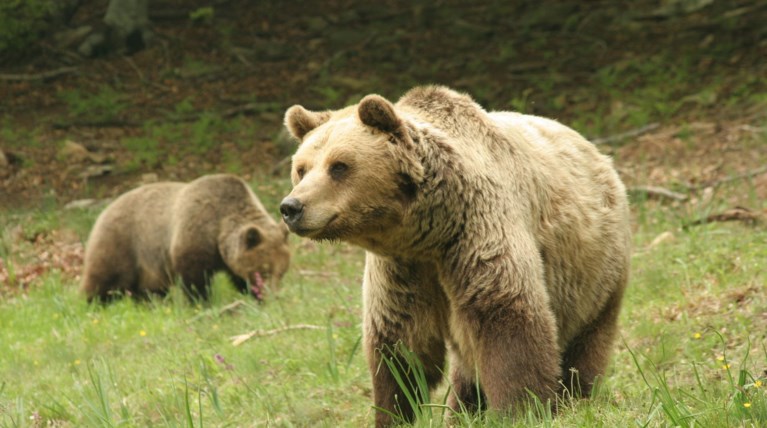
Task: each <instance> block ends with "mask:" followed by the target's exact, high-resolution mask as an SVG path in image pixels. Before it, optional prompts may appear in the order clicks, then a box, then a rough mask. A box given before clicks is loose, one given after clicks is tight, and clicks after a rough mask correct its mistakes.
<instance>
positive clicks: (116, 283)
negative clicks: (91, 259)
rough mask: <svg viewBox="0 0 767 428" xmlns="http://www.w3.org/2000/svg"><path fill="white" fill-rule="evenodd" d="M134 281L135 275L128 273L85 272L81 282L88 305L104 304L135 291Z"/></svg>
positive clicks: (135, 279)
mask: <svg viewBox="0 0 767 428" xmlns="http://www.w3.org/2000/svg"><path fill="white" fill-rule="evenodd" d="M136 281H137V278H136V275H134V274H130V273H128V272H109V273H106V272H102V273H96V272H87V273H86V274H85V279H84V282H83V290H84V291H85V294H86V296H87V298H88V303H92V302H93V301H94V300H96V301H98V302H99V303H103V304H106V303H109V302H112V301H113V300H115V299H118V298H121V297H123V296H124V294H125V293H126V292H128V291H131V290H133V289H135V288H136V285H137V284H136Z"/></svg>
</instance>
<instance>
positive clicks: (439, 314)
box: [363, 253, 448, 428]
mask: <svg viewBox="0 0 767 428" xmlns="http://www.w3.org/2000/svg"><path fill="white" fill-rule="evenodd" d="M363 295H364V320H363V329H364V331H363V336H364V342H365V352H366V356H367V359H368V367H369V369H370V374H371V377H372V379H373V402H374V406H375V407H376V427H379V428H380V427H386V426H391V425H393V424H394V423H396V422H399V418H401V419H402V420H403V421H406V422H412V421H413V420H414V418H415V415H416V411H415V410H416V409H413V406H412V404H411V402H410V400H408V398H407V394H409V395H410V397H426V396H427V394H428V392H430V390H432V389H433V388H434V387H435V386H436V385H437V383H438V382H439V381H440V380H441V379H442V370H443V368H444V363H445V352H446V350H445V339H444V338H445V335H446V326H447V308H448V305H447V298H446V297H445V295H444V292H443V291H442V289H441V288H440V287H439V283H438V280H437V278H436V274H435V270H434V269H433V268H431V269H429V268H428V267H426V266H422V265H417V264H412V263H402V262H397V261H394V260H393V259H386V258H381V257H378V256H375V255H372V254H370V253H368V256H367V263H366V267H365V280H364V283H363ZM403 352H412V353H413V355H414V356H415V357H417V359H418V361H419V362H420V366H421V368H422V369H423V378H424V379H425V383H426V385H422V382H417V381H416V378H415V375H414V372H413V368H412V367H409V366H408V362H407V359H406V357H405V355H403ZM385 359H387V360H388V361H389V362H392V363H393V365H394V366H395V370H397V374H398V375H399V376H400V379H401V380H402V381H403V383H404V384H405V385H404V386H405V387H406V388H407V389H408V391H407V394H406V393H405V391H404V390H403V389H402V385H400V382H398V381H397V377H396V376H395V374H394V373H393V372H392V369H391V368H390V367H389V365H387V364H386V361H385ZM422 386H424V387H425V389H427V391H419V390H418V388H419V387H422Z"/></svg>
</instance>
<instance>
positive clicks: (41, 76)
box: [0, 67, 77, 81]
mask: <svg viewBox="0 0 767 428" xmlns="http://www.w3.org/2000/svg"><path fill="white" fill-rule="evenodd" d="M75 72H77V67H62V68H57V69H55V70H50V71H43V72H42V73H32V74H0V80H11V81H28V80H47V79H52V78H54V77H58V76H61V75H62V74H67V73H75Z"/></svg>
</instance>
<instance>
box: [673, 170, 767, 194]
mask: <svg viewBox="0 0 767 428" xmlns="http://www.w3.org/2000/svg"><path fill="white" fill-rule="evenodd" d="M764 172H767V165H763V166H760V167H759V168H755V169H752V170H750V171H746V172H744V173H741V174H734V175H728V176H727V177H724V178H720V179H718V180H709V181H707V182H705V183H701V184H698V185H697V186H688V187H689V188H690V190H699V189H705V188H706V187H715V186H719V185H721V184H724V183H729V182H731V181H735V180H741V179H744V178H751V177H753V176H755V175H759V174H761V173H764Z"/></svg>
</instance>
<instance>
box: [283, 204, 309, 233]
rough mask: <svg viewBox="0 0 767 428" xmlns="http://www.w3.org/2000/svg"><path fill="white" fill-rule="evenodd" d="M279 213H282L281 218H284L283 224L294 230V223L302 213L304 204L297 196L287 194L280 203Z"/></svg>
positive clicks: (299, 218)
mask: <svg viewBox="0 0 767 428" xmlns="http://www.w3.org/2000/svg"><path fill="white" fill-rule="evenodd" d="M280 213H281V214H282V219H283V220H285V224H287V225H288V227H289V228H290V229H291V230H294V229H295V227H296V224H297V223H298V222H299V220H301V217H303V215H304V204H302V203H301V201H299V200H298V199H297V198H293V197H290V196H288V197H287V198H285V199H283V200H282V203H280Z"/></svg>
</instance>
